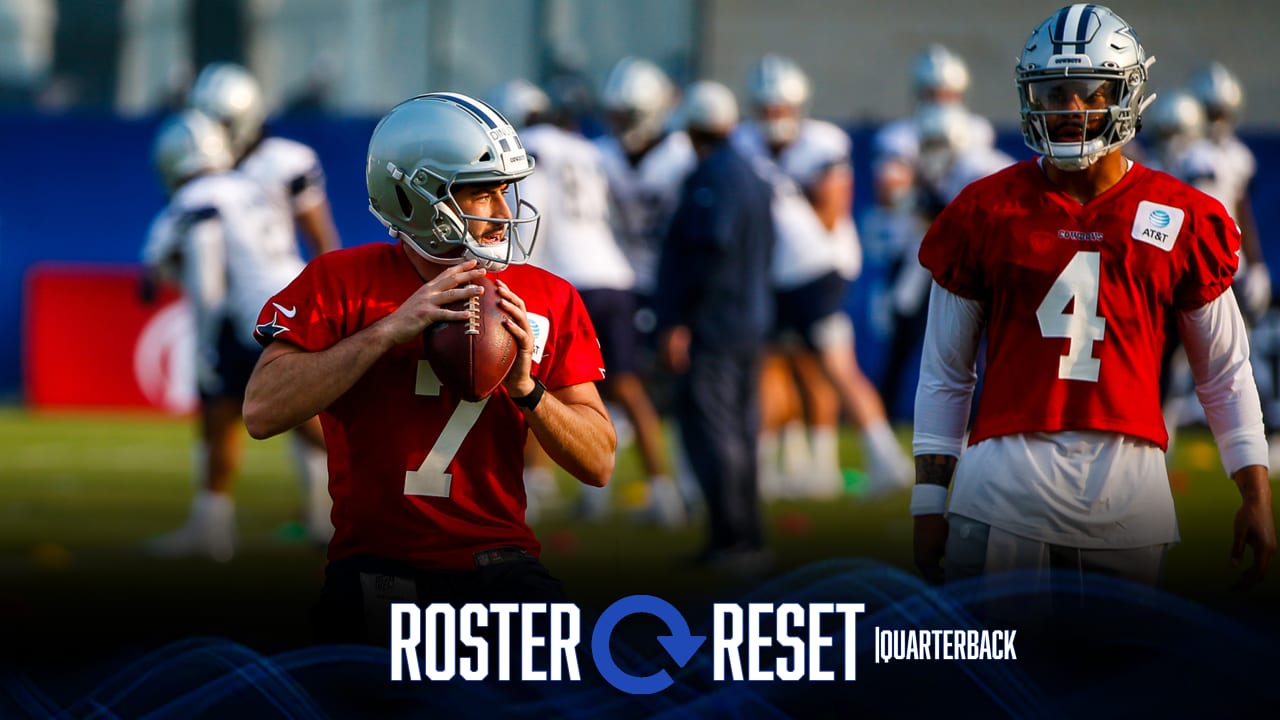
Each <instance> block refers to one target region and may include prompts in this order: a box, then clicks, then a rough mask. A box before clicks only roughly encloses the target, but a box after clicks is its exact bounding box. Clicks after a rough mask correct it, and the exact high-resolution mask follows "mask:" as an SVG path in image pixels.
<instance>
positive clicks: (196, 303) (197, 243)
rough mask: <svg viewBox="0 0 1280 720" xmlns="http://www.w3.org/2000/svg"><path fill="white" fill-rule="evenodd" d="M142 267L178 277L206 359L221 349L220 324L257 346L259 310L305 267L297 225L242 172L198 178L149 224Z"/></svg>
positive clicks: (186, 186)
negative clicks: (163, 269)
mask: <svg viewBox="0 0 1280 720" xmlns="http://www.w3.org/2000/svg"><path fill="white" fill-rule="evenodd" d="M142 260H143V262H144V263H146V264H147V265H148V266H153V267H155V266H170V267H172V268H174V270H175V271H176V274H177V277H178V278H179V282H180V284H181V285H182V288H183V291H184V293H185V295H186V297H187V299H188V301H189V302H190V303H191V305H192V310H193V312H194V315H195V318H196V347H197V349H198V351H200V352H201V354H204V353H205V352H209V351H212V350H213V349H216V347H217V340H218V330H219V328H220V326H221V324H222V321H223V319H224V318H225V319H227V320H229V321H230V322H231V323H232V325H233V327H234V328H235V329H236V333H237V336H238V337H239V339H240V341H241V342H243V343H244V344H245V345H246V346H248V347H255V346H256V342H255V341H254V339H253V328H254V324H255V323H256V322H257V318H258V311H259V310H261V309H262V306H263V305H264V304H265V303H266V302H267V300H268V299H269V298H270V297H271V296H272V295H274V294H276V293H277V292H279V291H280V289H281V288H283V287H284V286H285V285H288V284H289V282H290V281H291V280H293V278H294V277H296V276H297V274H298V273H299V272H301V271H302V268H303V265H304V264H305V263H304V262H303V260H302V257H301V256H300V255H299V254H298V245H297V243H296V242H295V241H294V237H293V224H292V220H291V219H290V218H289V217H288V216H287V215H286V214H285V213H283V212H281V210H280V208H279V207H278V206H276V204H275V203H274V202H272V201H271V200H270V199H269V198H268V196H267V194H266V193H265V192H264V191H263V189H262V188H261V186H259V185H258V183H256V182H255V181H253V180H251V179H250V178H248V177H246V176H245V175H243V174H242V173H240V172H238V171H231V172H224V173H217V174H213V175H205V176H202V177H198V178H195V179H194V180H191V181H190V182H188V183H187V184H185V185H183V186H182V187H181V188H179V189H178V191H177V192H176V193H174V195H173V197H172V198H171V199H170V201H169V205H168V206H167V207H166V208H165V209H164V210H162V211H161V212H160V214H159V215H158V216H157V217H156V219H155V220H154V221H153V222H152V224H151V229H150V232H149V234H148V237H147V242H146V245H145V246H144V247H143V250H142Z"/></svg>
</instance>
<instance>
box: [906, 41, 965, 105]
mask: <svg viewBox="0 0 1280 720" xmlns="http://www.w3.org/2000/svg"><path fill="white" fill-rule="evenodd" d="M911 81H912V83H913V84H914V85H915V90H916V97H918V98H920V99H922V100H932V99H936V98H937V96H939V95H948V96H952V97H956V98H958V97H959V96H961V95H963V94H964V92H965V90H968V89H969V67H968V66H967V65H965V62H964V60H963V59H962V58H961V57H960V56H959V55H957V54H955V53H954V52H951V50H950V49H948V48H947V47H945V46H943V45H938V44H936V43H935V44H933V45H930V46H929V47H927V48H925V49H924V50H922V51H920V54H919V55H916V57H915V59H914V60H913V61H912V63H911Z"/></svg>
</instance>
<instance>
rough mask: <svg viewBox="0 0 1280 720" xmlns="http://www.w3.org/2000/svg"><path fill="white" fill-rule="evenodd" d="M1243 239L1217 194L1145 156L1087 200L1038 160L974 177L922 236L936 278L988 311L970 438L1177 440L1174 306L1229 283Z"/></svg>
mask: <svg viewBox="0 0 1280 720" xmlns="http://www.w3.org/2000/svg"><path fill="white" fill-rule="evenodd" d="M1239 247H1240V235H1239V231H1238V229H1237V228H1236V224H1235V223H1234V222H1233V221H1232V220H1231V218H1230V217H1229V216H1228V215H1227V213H1226V211H1225V210H1224V209H1223V207H1222V205H1221V204H1220V203H1219V202H1217V201H1216V200H1214V199H1212V198H1210V197H1209V196H1207V195H1205V194H1204V193H1201V192H1199V191H1197V190H1195V189H1193V188H1191V187H1190V186H1188V185H1186V184H1184V183H1182V182H1180V181H1178V180H1176V179H1174V178H1173V177H1171V176H1169V175H1166V174H1164V173H1160V172H1156V171H1153V170H1150V169H1148V168H1145V167H1142V166H1140V165H1136V164H1135V165H1133V166H1132V167H1131V168H1130V170H1129V172H1128V173H1126V174H1125V176H1124V177H1123V178H1122V179H1121V180H1120V182H1119V183H1117V184H1116V185H1115V186H1113V187H1111V188H1110V189H1109V190H1107V191H1106V192H1105V193H1103V194H1102V195H1101V196H1099V197H1097V198H1095V199H1094V200H1092V201H1090V202H1088V203H1086V204H1084V205H1081V204H1080V203H1079V202H1078V201H1076V200H1075V199H1073V198H1071V197H1070V196H1069V195H1067V194H1065V193H1063V192H1061V191H1060V190H1058V189H1057V188H1056V187H1055V186H1054V185H1053V184H1051V183H1050V182H1049V181H1048V179H1047V178H1045V176H1044V173H1043V172H1042V170H1041V169H1040V167H1039V164H1038V161H1037V160H1029V161H1026V162H1022V163H1019V164H1017V165H1014V166H1012V167H1010V168H1008V169H1006V170H1004V171H1001V172H999V173H996V174H995V175H991V176H989V177H987V178H984V179H981V180H978V181H977V182H974V183H973V184H971V185H969V186H968V187H967V188H965V190H964V191H963V192H962V193H961V194H960V195H959V196H957V197H956V199H955V200H954V201H952V202H951V203H950V204H949V205H948V206H947V207H946V209H945V210H944V211H943V212H942V214H941V215H939V216H938V218H937V219H936V220H935V221H934V222H933V225H932V227H930V229H929V232H928V233H927V234H926V236H925V238H924V241H923V243H922V245H921V247H920V263H921V264H922V265H924V267H926V268H927V269H928V270H929V271H930V272H931V273H932V274H933V277H934V280H936V281H937V283H938V284H939V285H941V286H942V287H944V288H946V289H947V290H949V291H951V292H952V293H955V294H956V295H959V296H961V297H965V298H969V299H971V300H976V301H978V302H980V303H982V306H983V308H984V310H985V314H986V317H985V322H986V338H987V348H986V370H985V373H984V375H983V386H982V395H981V398H980V400H979V406H978V414H977V419H976V421H975V422H974V426H973V429H972V431H971V433H970V436H969V443H970V444H976V443H978V442H980V441H982V440H985V439H987V438H992V437H998V436H1002V435H1010V434H1015V433H1031V432H1053V431H1059V430H1100V431H1107V432H1117V433H1123V434H1126V435H1131V436H1134V437H1138V438H1145V439H1148V440H1150V441H1152V442H1154V443H1156V444H1157V445H1159V446H1160V447H1161V448H1167V445H1168V433H1167V432H1166V430H1165V426H1164V419H1163V418H1162V416H1161V413H1160V397H1159V385H1160V383H1159V378H1160V371H1161V367H1160V364H1161V357H1162V351H1163V349H1164V346H1165V343H1166V342H1167V341H1168V340H1169V337H1168V336H1169V334H1170V333H1174V332H1176V323H1175V322H1174V320H1175V313H1176V312H1178V311H1182V310H1192V309H1195V308H1198V307H1200V306H1202V305H1204V304H1206V303H1208V302H1209V301H1211V300H1213V299H1214V298H1216V297H1218V296H1219V295H1221V294H1222V293H1223V292H1225V291H1226V290H1227V288H1228V287H1230V285H1231V278H1232V276H1233V275H1234V274H1235V270H1236V264H1237V251H1238V250H1239Z"/></svg>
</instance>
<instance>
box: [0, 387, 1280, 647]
mask: <svg viewBox="0 0 1280 720" xmlns="http://www.w3.org/2000/svg"><path fill="white" fill-rule="evenodd" d="M193 433H194V428H193V425H192V424H191V423H190V422H189V421H187V420H185V419H171V418H160V417H155V416H126V415H62V414H59V415H33V414H30V413H28V412H26V411H23V410H19V409H13V408H9V409H4V410H0V614H3V616H4V617H5V626H6V630H5V632H6V634H10V633H12V634H13V635H14V636H15V637H17V638H18V643H17V646H18V647H21V646H23V642H22V641H23V640H24V639H25V641H27V642H31V641H34V640H36V639H38V637H39V636H40V635H41V634H42V633H43V632H44V631H45V629H46V628H51V627H59V628H64V629H65V628H75V627H80V625H78V624H83V626H84V627H93V628H94V632H95V633H97V635H96V636H95V637H99V638H100V641H101V642H102V643H119V642H126V641H128V640H129V639H130V638H136V639H137V640H138V641H139V642H141V641H143V640H163V639H165V638H167V637H171V636H182V635H186V634H191V633H201V634H219V635H226V636H230V637H233V638H236V639H244V640H246V641H256V640H259V639H261V640H263V642H265V643H269V644H274V643H290V642H293V641H295V640H296V641H300V640H301V639H303V638H305V636H306V633H307V629H306V628H307V626H306V621H305V609H306V607H307V606H308V604H309V603H310V602H311V601H312V600H313V598H314V596H315V593H316V591H317V590H318V588H319V586H320V582H321V574H322V571H323V557H322V555H321V553H320V552H319V551H318V550H317V549H316V548H313V547H310V546H309V545H307V544H306V543H304V542H302V541H300V540H298V539H297V534H296V532H294V530H296V528H295V527H294V526H293V525H292V523H293V521H294V520H295V516H296V514H297V511H298V510H297V505H298V491H297V485H296V481H295V479H294V476H293V473H292V468H291V465H290V462H289V457H288V452H287V448H286V445H285V442H284V441H283V440H281V439H279V438H276V439H273V440H270V441H266V442H255V441H252V440H249V439H248V438H247V437H246V439H245V443H246V456H245V463H244V467H243V471H242V474H241V476H240V478H239V482H238V485H237V489H236V499H237V512H238V518H239V527H240V538H241V551H240V553H239V555H238V556H237V557H236V558H235V560H234V561H232V562H230V563H227V564H224V565H218V564H215V563H212V562H208V561H191V560H185V561H184V560H158V559H153V558H149V557H147V556H146V555H145V554H144V553H143V552H142V543H143V542H144V541H145V540H146V539H147V538H148V537H150V536H152V535H155V534H158V533H161V532H164V531H167V530H171V529H173V528H174V527H176V526H177V525H179V524H180V523H181V522H182V521H183V519H184V518H185V514H186V509H187V503H188V501H189V498H190V494H191V489H192V485H191V481H190V479H189V478H190V465H191V459H190V457H191V452H190V446H191V438H192V437H193ZM901 439H902V441H903V443H904V444H905V443H908V442H909V431H908V430H906V429H903V430H902V434H901ZM843 448H844V453H845V454H844V457H843V460H844V461H845V464H846V466H847V467H849V468H857V467H858V466H859V457H858V445H857V443H856V442H853V441H852V440H851V439H850V438H847V437H846V442H845V443H844V445H843ZM1173 476H1174V486H1175V487H1174V489H1175V498H1176V501H1177V504H1178V512H1179V518H1180V521H1181V526H1182V535H1183V543H1182V545H1180V546H1179V547H1177V548H1175V549H1174V550H1173V551H1172V552H1171V553H1170V556H1169V566H1168V573H1167V581H1166V583H1165V586H1166V588H1168V589H1171V590H1173V591H1175V592H1178V593H1180V594H1185V595H1188V596H1191V597H1193V598H1196V599H1206V600H1209V601H1213V602H1222V603H1226V604H1228V605H1233V606H1236V605H1240V606H1250V607H1255V608H1256V607H1271V608H1274V607H1277V606H1280V605H1277V604H1276V601H1277V599H1278V596H1280V593H1278V592H1277V588H1278V587H1280V579H1278V578H1277V575H1280V570H1277V571H1276V572H1273V573H1272V576H1271V577H1270V578H1269V579H1268V581H1267V583H1266V585H1265V586H1264V587H1263V588H1261V589H1260V590H1258V591H1255V592H1254V593H1252V594H1250V595H1248V596H1244V597H1239V596H1233V595H1228V594H1226V593H1225V588H1227V587H1228V586H1229V585H1230V583H1231V581H1232V578H1233V572H1232V570H1231V568H1230V567H1229V566H1228V564H1227V554H1228V549H1229V546H1230V527H1231V519H1232V515H1233V513H1234V511H1235V508H1236V507H1237V504H1238V496H1237V493H1236V490H1235V487H1234V485H1233V484H1232V483H1231V482H1230V481H1229V480H1228V479H1227V478H1226V477H1225V476H1224V475H1223V472H1222V469H1221V467H1220V466H1219V464H1218V459H1217V452H1216V450H1215V449H1214V447H1213V445H1212V441H1211V438H1210V437H1209V436H1208V434H1207V432H1205V431H1203V430H1191V431H1185V432H1184V434H1183V435H1182V437H1181V442H1180V443H1179V444H1178V446H1177V450H1176V455H1175V463H1174V472H1173ZM638 480H639V474H638V471H637V468H636V461H635V457H634V454H633V451H630V450H628V451H626V452H624V453H623V455H622V457H621V458H620V461H619V466H618V474H617V477H616V480H615V482H616V485H617V487H616V491H615V496H614V497H615V500H616V501H617V504H619V505H622V506H626V505H628V504H634V503H635V502H636V498H637V494H638V493H639V492H641V491H642V485H640V484H638ZM561 481H562V490H563V494H564V496H565V498H566V501H567V502H566V504H571V501H572V497H573V494H574V493H575V492H576V489H575V488H574V487H573V486H572V484H571V483H570V482H569V481H568V480H567V479H566V478H561ZM907 502H908V496H907V494H906V493H901V494H899V495H896V496H891V497H887V498H883V499H879V500H876V501H864V500H860V499H859V498H858V497H857V495H856V494H853V493H850V494H849V495H848V496H847V497H845V498H842V499H841V500H838V501H835V502H830V503H817V502H801V501H787V502H781V501H780V502H776V503H774V504H772V505H770V506H769V508H768V521H769V538H770V542H771V543H772V546H773V548H774V550H775V552H776V554H777V558H778V566H779V568H782V569H786V568H792V567H798V566H801V565H804V564H806V563H809V562H813V561H818V560H823V559H830V558H841V557H869V558H874V559H877V560H882V561H885V562H887V563H890V564H892V565H895V566H898V567H901V568H903V569H908V570H909V569H910V557H911V555H910V553H911V549H910V543H911V523H910V519H909V517H908V515H907ZM549 514H550V517H548V518H546V520H545V521H544V522H542V523H540V524H539V526H538V527H537V530H538V533H539V536H540V537H541V539H542V541H543V544H544V548H545V550H544V561H545V562H546V564H547V565H548V566H549V567H550V568H551V569H552V571H553V572H554V573H555V574H557V575H559V576H560V577H561V578H562V579H564V580H565V581H566V583H567V585H568V587H569V590H570V592H571V593H572V594H575V595H576V597H579V598H581V601H582V602H583V603H584V604H585V605H587V606H595V607H602V606H603V605H605V604H607V603H609V602H612V601H613V600H616V599H618V598H620V597H623V596H626V595H629V594H634V593H650V594H662V593H664V592H665V593H678V594H693V595H696V596H701V597H715V596H717V595H723V594H726V593H730V592H731V591H732V588H734V587H735V583H737V584H739V585H740V584H741V581H739V580H736V579H735V578H732V577H724V576H717V575H715V574H713V573H707V572H706V571H704V570H700V569H697V568H695V567H694V566H693V565H692V564H691V563H689V562H688V560H689V559H690V558H691V557H692V556H693V555H694V554H695V552H696V551H697V550H698V547H699V543H700V539H701V528H700V527H699V526H697V525H695V526H693V527H691V528H689V529H687V530H684V531H680V532H665V531H660V530H655V529H652V528H648V527H643V526H640V525H638V524H636V523H634V522H632V521H631V520H630V519H629V518H628V515H627V514H626V512H625V511H622V510H620V511H619V513H618V515H617V516H616V517H615V518H614V519H613V521H611V522H609V523H605V524H595V525H588V524H584V523H582V522H578V521H575V520H573V519H572V518H571V517H570V514H569V513H568V512H567V509H566V510H565V511H563V512H560V513H549ZM102 613H106V616H107V617H111V618H115V619H116V622H114V623H112V622H108V623H105V624H104V623H102V622H101V621H100V620H98V619H96V618H97V617H100V616H101V614H102ZM152 616H155V617H161V616H172V617H175V618H181V621H180V622H174V623H169V622H154V623H153V622H148V618H150V617H152ZM113 627H114V628H115V630H116V631H115V632H113V631H112V629H113ZM148 635H154V637H148Z"/></svg>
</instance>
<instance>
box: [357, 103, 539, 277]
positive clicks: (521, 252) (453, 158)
mask: <svg viewBox="0 0 1280 720" xmlns="http://www.w3.org/2000/svg"><path fill="white" fill-rule="evenodd" d="M533 164H534V163H533V158H532V157H530V156H529V154H528V153H527V152H525V149H524V146H523V145H522V144H521V143H520V137H519V136H518V135H517V134H516V131H515V128H513V127H511V123H509V122H507V119H506V118H504V117H503V116H502V115H501V113H499V112H498V111H496V110H494V109H493V108H492V107H490V106H489V105H487V104H485V103H483V102H481V101H479V100H476V99H474V98H471V97H468V96H466V95H462V94H459V93H450V92H436V93H428V94H426V95H419V96H417V97H415V98H412V99H409V100H406V101H404V102H402V103H400V104H399V105H397V106H395V107H394V108H392V109H391V111H390V112H388V113H387V114H386V116H385V117H383V118H382V120H380V121H379V122H378V125H377V127H375V128H374V129H373V136H372V137H371V138H370V139H369V156H368V160H367V162H366V164H365V183H366V185H367V186H368V189H369V211H370V212H372V213H373V214H374V216H375V217H377V218H378V220H379V221H381V222H382V224H383V225H385V226H386V227H387V229H388V232H389V234H390V235H391V236H392V237H396V238H400V239H402V240H404V241H405V242H407V243H408V245H409V247H410V248H412V249H414V250H415V251H417V252H418V253H419V254H420V255H422V256H423V257H425V258H426V259H428V260H430V261H432V262H436V263H443V264H448V265H452V264H457V263H460V262H463V261H464V260H467V259H471V258H474V259H476V260H478V261H479V262H480V264H481V265H482V266H483V267H486V268H489V269H490V270H494V271H497V270H502V269H504V268H506V267H507V265H510V264H519V263H523V262H526V261H528V259H529V253H530V252H531V251H532V250H533V241H534V237H535V236H536V235H537V224H536V223H537V222H538V220H539V215H538V211H537V209H536V208H534V207H533V206H532V205H531V204H529V203H528V202H526V201H524V200H521V199H520V193H519V190H518V189H516V188H517V186H516V183H517V182H518V181H519V180H522V179H524V178H526V177H528V176H529V174H530V173H532V172H533ZM467 183H510V184H511V187H510V190H509V192H510V193H512V200H511V201H510V202H509V205H510V207H511V209H512V217H506V218H497V217H480V216H476V215H469V214H467V213H464V212H463V211H462V208H461V207H460V206H459V205H458V201H457V200H456V199H455V198H454V196H453V189H454V187H455V186H456V185H462V184H467ZM469 221H476V222H487V223H501V224H503V225H505V226H506V232H505V234H504V236H503V240H502V242H499V243H490V244H484V243H481V242H480V241H479V240H477V239H476V238H475V237H473V236H472V235H471V233H470V232H469V231H468V229H467V223H468V222H469ZM529 223H534V226H533V228H532V231H531V232H529V233H528V242H525V237H524V236H523V235H522V233H521V232H520V230H521V226H524V225H527V224H529Z"/></svg>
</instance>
